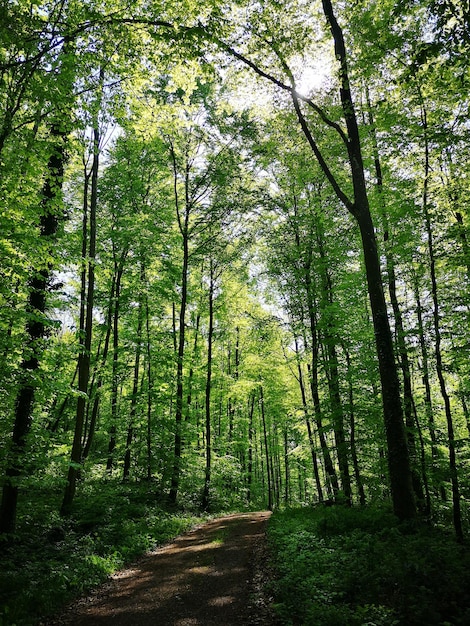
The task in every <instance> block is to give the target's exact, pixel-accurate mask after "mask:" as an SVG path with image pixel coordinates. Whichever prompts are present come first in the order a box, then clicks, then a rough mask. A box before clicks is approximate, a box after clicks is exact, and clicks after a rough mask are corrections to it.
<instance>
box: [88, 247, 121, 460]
mask: <svg viewBox="0 0 470 626" xmlns="http://www.w3.org/2000/svg"><path fill="white" fill-rule="evenodd" d="M122 262H123V263H124V259H122ZM115 269H116V268H115ZM116 279H117V276H116V272H114V273H113V277H112V280H111V292H110V297H109V303H108V311H107V313H106V335H105V338H104V344H103V352H102V354H101V361H100V363H99V364H98V362H97V364H96V367H97V372H96V375H97V380H96V385H95V389H94V392H93V405H92V410H91V417H90V423H89V425H88V429H87V430H85V432H84V435H85V442H84V445H83V459H84V460H85V459H87V458H88V455H89V454H90V450H91V445H92V443H93V437H94V434H95V430H96V423H97V421H98V413H99V406H100V401H101V396H100V394H101V387H102V386H103V373H104V368H105V365H106V361H107V359H108V352H109V345H110V342H111V330H112V319H113V311H114V304H115V295H116Z"/></svg>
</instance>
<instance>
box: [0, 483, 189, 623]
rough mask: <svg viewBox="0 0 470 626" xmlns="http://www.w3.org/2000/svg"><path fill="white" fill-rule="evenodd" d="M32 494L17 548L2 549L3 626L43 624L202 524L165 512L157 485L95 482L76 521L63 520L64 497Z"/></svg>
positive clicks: (87, 490) (51, 492)
mask: <svg viewBox="0 0 470 626" xmlns="http://www.w3.org/2000/svg"><path fill="white" fill-rule="evenodd" d="M30 494H31V499H30V501H29V502H28V503H27V506H25V508H24V509H23V508H22V509H21V511H20V518H19V521H18V528H17V533H16V535H15V538H14V540H13V542H12V543H7V542H6V541H5V544H4V545H2V546H1V548H2V556H1V558H0V624H1V625H2V626H7V625H13V624H16V625H17V626H19V625H22V626H27V625H29V624H35V623H37V621H38V620H39V618H40V617H43V616H45V615H47V614H52V613H54V612H57V611H59V610H60V609H61V607H62V606H63V605H64V604H65V603H66V602H68V601H70V600H71V599H73V598H74V597H76V596H79V595H80V594H84V593H86V592H87V591H89V590H90V589H91V588H92V587H94V586H96V585H98V584H100V583H102V582H104V581H105V580H106V578H107V577H108V576H110V575H111V574H112V573H113V572H115V571H116V570H117V569H119V568H120V567H122V566H123V565H125V564H126V563H129V562H130V561H131V560H133V559H135V558H137V557H138V556H139V555H141V554H142V553H143V552H145V551H147V550H150V549H152V548H154V547H155V546H157V545H160V544H162V543H164V542H166V541H168V540H170V539H172V538H173V537H175V536H176V535H178V534H180V533H181V532H184V531H186V530H188V529H189V528H191V526H193V525H194V524H195V523H197V522H200V519H201V518H198V517H196V516H195V515H193V514H186V513H179V512H175V511H174V512H168V511H165V509H164V507H163V506H162V505H161V503H159V502H158V499H157V497H156V496H155V489H154V487H153V486H152V485H151V484H144V485H137V484H133V485H123V484H121V483H117V482H114V481H110V482H108V483H106V484H104V485H103V484H100V483H98V482H89V483H88V484H87V485H86V487H85V488H84V490H83V492H82V493H81V495H80V496H79V497H77V502H76V510H77V514H76V517H74V518H71V519H68V520H64V519H61V518H60V517H59V516H58V514H57V513H56V510H57V506H58V501H59V498H60V489H57V488H56V489H54V488H53V487H50V488H49V489H44V488H43V489H39V488H36V489H35V490H34V491H32V490H31V491H30ZM23 511H25V512H23Z"/></svg>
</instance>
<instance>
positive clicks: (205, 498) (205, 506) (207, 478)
mask: <svg viewBox="0 0 470 626" xmlns="http://www.w3.org/2000/svg"><path fill="white" fill-rule="evenodd" d="M214 280H215V279H214V261H213V259H212V257H211V259H210V278H209V330H208V334H207V373H206V411H205V415H206V467H205V472H204V490H203V493H202V510H203V511H208V510H209V504H210V498H209V490H210V483H211V470H212V464H211V460H212V437H211V389H212V341H213V335H214V289H215V284H214Z"/></svg>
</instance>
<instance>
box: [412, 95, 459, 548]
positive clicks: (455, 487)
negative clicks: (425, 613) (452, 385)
mask: <svg viewBox="0 0 470 626" xmlns="http://www.w3.org/2000/svg"><path fill="white" fill-rule="evenodd" d="M421 112H422V124H423V130H424V182H423V213H424V221H425V226H426V234H427V238H428V254H429V262H430V267H429V272H430V277H431V292H432V302H433V321H434V335H435V355H436V373H437V378H438V380H439V387H440V390H441V396H442V399H443V401H444V408H445V415H446V421H447V438H448V445H449V468H450V478H451V485H452V505H453V521H454V530H455V534H456V537H457V540H458V541H460V542H463V530H462V513H461V510H460V488H459V481H458V474H457V459H456V451H455V435H454V423H453V419H452V411H451V407H450V398H449V394H448V392H447V387H446V381H445V378H444V367H443V363H442V351H441V328H440V322H439V299H438V293H437V277H436V259H435V254H434V239H433V232H432V226H431V217H430V215H429V206H428V185H429V172H430V164H429V139H428V124H427V115H426V109H425V107H424V104H423V103H422V105H421Z"/></svg>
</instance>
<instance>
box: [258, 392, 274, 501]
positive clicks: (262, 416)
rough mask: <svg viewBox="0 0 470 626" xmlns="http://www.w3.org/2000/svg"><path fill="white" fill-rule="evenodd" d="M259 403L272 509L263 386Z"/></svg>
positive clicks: (271, 487) (269, 498)
mask: <svg viewBox="0 0 470 626" xmlns="http://www.w3.org/2000/svg"><path fill="white" fill-rule="evenodd" d="M259 404H260V411H261V424H262V427H263V439H264V452H265V459H266V480H267V487H268V510H269V511H272V510H273V482H272V475H271V463H270V462H269V441H268V430H267V426H266V414H265V407H264V394H263V387H262V386H261V387H260V388H259Z"/></svg>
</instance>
